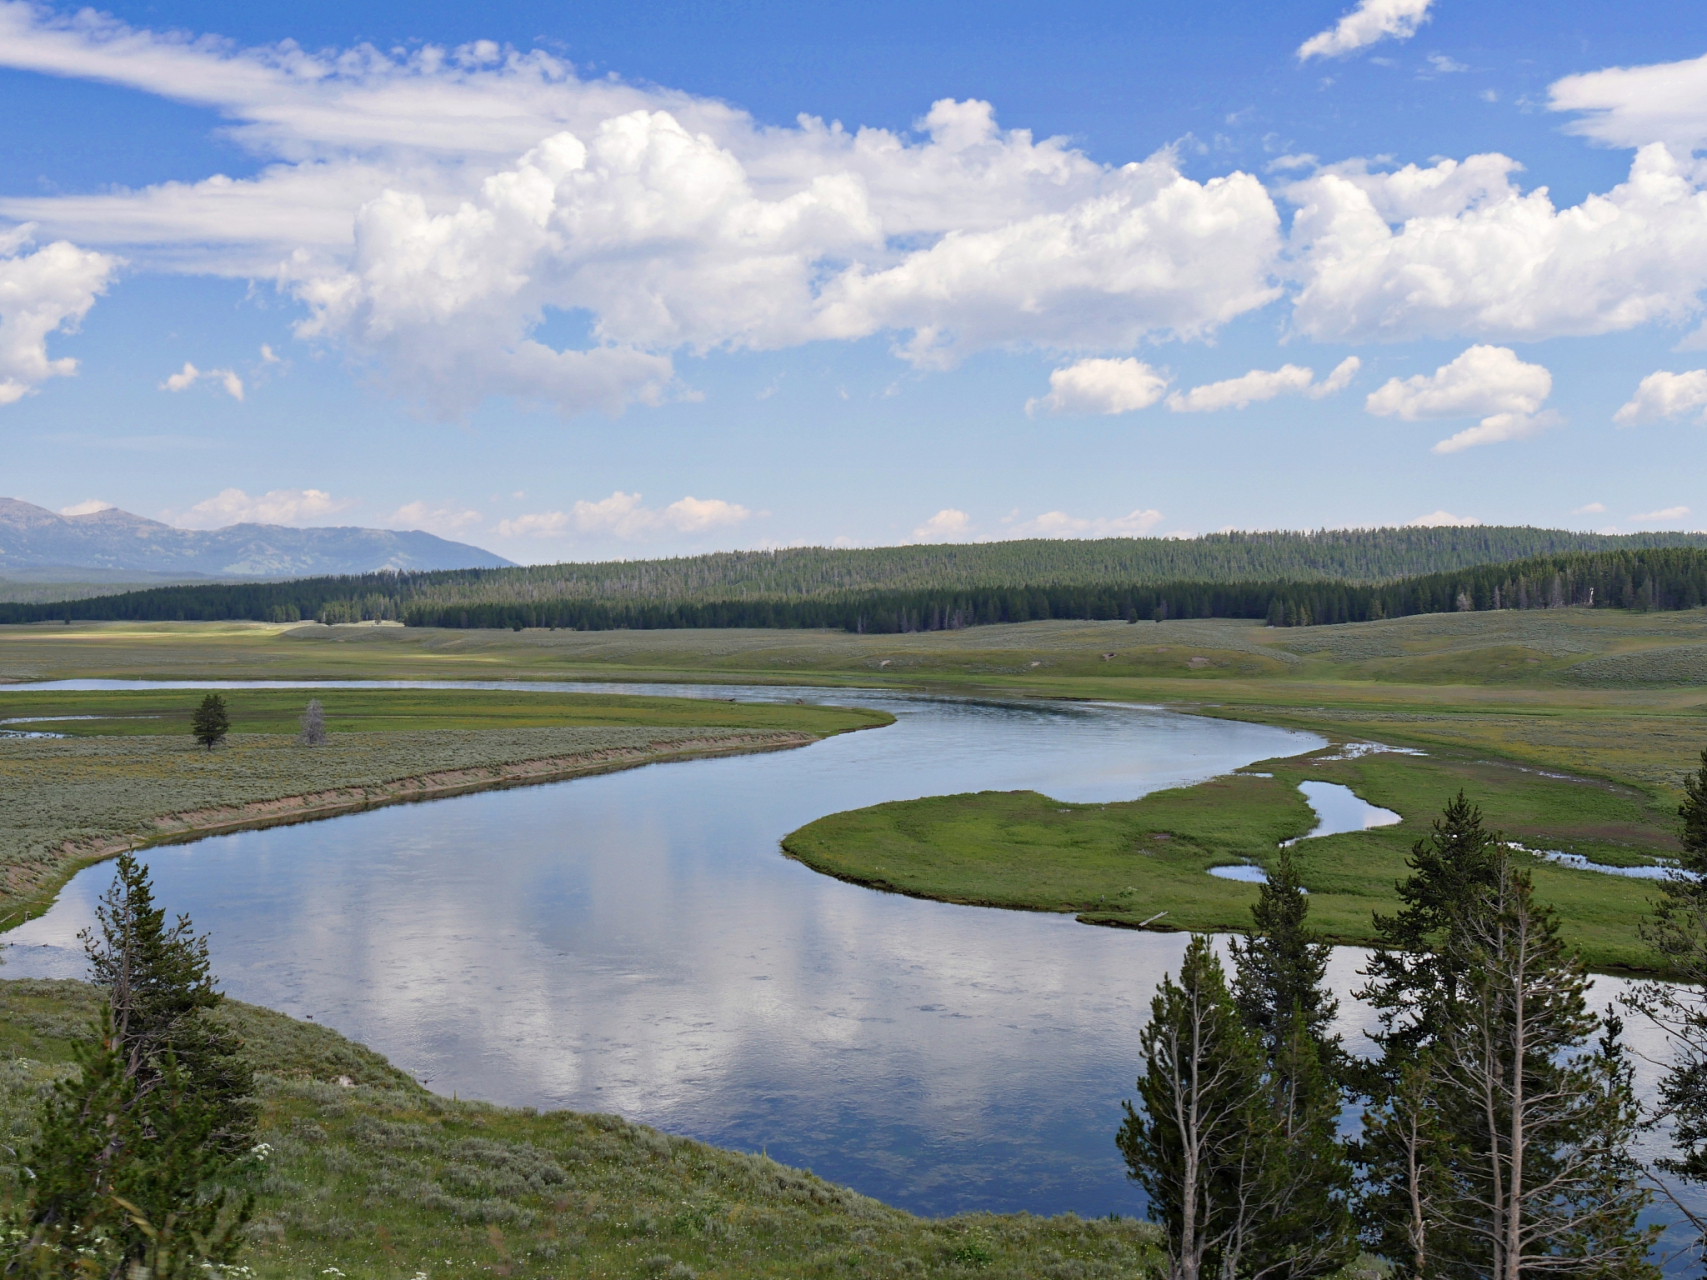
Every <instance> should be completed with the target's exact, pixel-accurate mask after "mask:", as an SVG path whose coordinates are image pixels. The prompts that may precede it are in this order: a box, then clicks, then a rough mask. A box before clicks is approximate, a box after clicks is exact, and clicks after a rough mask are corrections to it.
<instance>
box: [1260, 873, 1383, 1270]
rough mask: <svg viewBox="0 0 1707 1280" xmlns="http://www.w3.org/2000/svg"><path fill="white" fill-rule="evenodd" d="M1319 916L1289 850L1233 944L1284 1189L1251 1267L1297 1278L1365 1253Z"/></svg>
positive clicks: (1335, 1006) (1326, 950)
mask: <svg viewBox="0 0 1707 1280" xmlns="http://www.w3.org/2000/svg"><path fill="white" fill-rule="evenodd" d="M1309 909H1310V903H1309V895H1308V894H1306V893H1305V891H1304V887H1303V885H1302V884H1301V883H1300V882H1299V879H1298V873H1297V868H1296V867H1295V866H1294V864H1293V859H1292V851H1291V850H1290V849H1282V850H1281V851H1280V853H1279V855H1278V857H1277V859H1276V865H1275V866H1274V868H1273V870H1272V871H1271V872H1270V874H1269V877H1268V881H1267V882H1266V883H1265V884H1264V885H1263V886H1262V889H1261V891H1260V892H1259V894H1258V897H1257V901H1256V903H1255V904H1254V905H1253V906H1252V908H1251V916H1252V923H1253V924H1254V926H1255V928H1254V930H1253V932H1252V936H1251V938H1250V939H1249V941H1247V942H1245V943H1244V944H1242V945H1241V944H1239V943H1237V942H1235V943H1233V944H1232V946H1233V959H1234V964H1235V966H1236V971H1237V977H1236V980H1235V983H1234V989H1233V998H1234V1004H1235V1006H1236V1007H1237V1008H1238V1010H1239V1014H1240V1017H1241V1020H1242V1021H1243V1022H1244V1024H1245V1026H1246V1027H1247V1028H1248V1029H1249V1030H1250V1031H1251V1033H1252V1034H1253V1035H1254V1036H1255V1037H1256V1039H1257V1041H1258V1044H1259V1045H1260V1047H1261V1050H1262V1053H1263V1057H1264V1068H1265V1072H1266V1077H1267V1081H1266V1083H1267V1088H1266V1091H1265V1092H1266V1097H1267V1101H1268V1105H1269V1107H1270V1109H1271V1113H1272V1114H1271V1117H1270V1126H1271V1132H1272V1134H1273V1139H1274V1141H1275V1143H1276V1145H1277V1148H1278V1149H1277V1150H1276V1152H1275V1153H1274V1159H1273V1165H1274V1171H1275V1177H1276V1179H1277V1181H1278V1184H1279V1186H1280V1188H1281V1189H1282V1190H1283V1192H1284V1194H1282V1195H1281V1196H1279V1197H1276V1207H1275V1210H1274V1211H1273V1212H1272V1213H1271V1214H1270V1215H1269V1217H1268V1218H1267V1219H1266V1220H1265V1221H1263V1222H1262V1223H1261V1224H1259V1227H1258V1230H1257V1232H1256V1237H1255V1239H1254V1241H1253V1244H1252V1247H1251V1250H1250V1255H1251V1256H1250V1262H1249V1264H1248V1265H1249V1266H1250V1267H1251V1269H1252V1270H1264V1269H1266V1270H1275V1271H1277V1272H1278V1273H1279V1274H1283V1275H1289V1276H1293V1277H1303V1276H1311V1275H1320V1274H1323V1273H1325V1272H1329V1271H1335V1270H1338V1269H1339V1268H1340V1267H1342V1266H1344V1265H1345V1264H1347V1263H1349V1262H1351V1261H1352V1260H1353V1259H1354V1258H1355V1257H1356V1256H1357V1242H1356V1236H1355V1233H1354V1231H1353V1227H1352V1219H1351V1212H1350V1209H1349V1207H1348V1205H1349V1199H1350V1193H1351V1186H1352V1176H1351V1169H1350V1166H1349V1165H1348V1163H1347V1161H1346V1153H1345V1149H1344V1147H1343V1145H1342V1144H1341V1142H1340V1140H1339V1133H1338V1130H1339V1116H1340V1110H1341V1097H1340V1089H1339V1085H1338V1084H1337V1076H1338V1074H1339V1067H1340V1063H1341V1058H1342V1050H1341V1046H1340V1041H1339V1038H1338V1037H1337V1036H1335V1035H1333V1034H1332V1030H1331V1028H1332V1023H1333V1018H1334V1015H1335V1013H1336V1012H1337V1011H1338V1004H1337V1002H1336V1001H1335V1000H1334V999H1333V997H1332V995H1331V994H1330V992H1329V991H1328V988H1327V985H1326V982H1325V975H1326V972H1327V964H1328V957H1329V954H1330V948H1329V947H1328V945H1327V944H1326V943H1324V942H1322V941H1321V940H1320V939H1319V938H1318V937H1316V935H1315V934H1314V933H1312V932H1311V931H1310V929H1309V928H1308V927H1307V925H1306V924H1305V917H1306V916H1307V915H1308V914H1309Z"/></svg>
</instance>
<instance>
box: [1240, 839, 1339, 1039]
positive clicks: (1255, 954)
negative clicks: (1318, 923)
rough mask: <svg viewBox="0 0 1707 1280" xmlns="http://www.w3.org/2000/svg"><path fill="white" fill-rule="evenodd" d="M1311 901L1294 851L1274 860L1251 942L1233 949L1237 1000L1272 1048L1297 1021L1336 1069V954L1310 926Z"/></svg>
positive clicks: (1255, 914)
mask: <svg viewBox="0 0 1707 1280" xmlns="http://www.w3.org/2000/svg"><path fill="white" fill-rule="evenodd" d="M1309 913H1310V896H1309V894H1308V893H1306V892H1305V890H1304V886H1303V883H1302V882H1301V881H1300V880H1299V878H1298V869H1297V866H1296V865H1295V864H1294V862H1293V857H1292V850H1291V849H1290V848H1283V849H1281V850H1280V851H1279V853H1278V854H1277V855H1276V857H1275V863H1274V867H1273V869H1272V870H1271V871H1270V872H1269V875H1268V879H1267V881H1266V882H1265V883H1264V884H1263V886H1262V888H1261V889H1260V890H1258V893H1257V900H1256V902H1255V903H1254V904H1253V905H1252V907H1251V924H1252V930H1251V936H1250V939H1249V941H1247V942H1245V943H1242V944H1241V943H1237V942H1235V943H1234V944H1233V962H1234V965H1235V968H1236V970H1237V974H1238V977H1237V981H1236V982H1235V984H1234V999H1235V1000H1236V1002H1237V1003H1238V1006H1239V1015H1240V1017H1242V1018H1243V1019H1244V1021H1245V1025H1246V1026H1248V1027H1250V1028H1251V1029H1252V1030H1253V1031H1255V1032H1256V1033H1257V1034H1258V1035H1260V1036H1261V1037H1263V1040H1264V1042H1265V1043H1266V1044H1268V1045H1269V1046H1270V1047H1271V1052H1272V1046H1273V1045H1274V1044H1275V1043H1276V1041H1277V1040H1278V1039H1279V1038H1280V1037H1282V1036H1283V1035H1284V1034H1288V1033H1289V1032H1290V1029H1291V1027H1292V1024H1293V1022H1294V1021H1295V1020H1301V1021H1302V1024H1303V1029H1304V1031H1305V1032H1306V1034H1308V1035H1309V1037H1310V1038H1311V1039H1312V1040H1313V1041H1315V1042H1316V1043H1317V1044H1318V1045H1320V1047H1321V1057H1322V1066H1323V1067H1324V1068H1326V1069H1327V1070H1329V1071H1330V1072H1331V1071H1332V1070H1333V1069H1334V1068H1335V1067H1336V1066H1337V1064H1338V1061H1339V1058H1340V1053H1341V1048H1340V1042H1339V1039H1338V1037H1336V1036H1334V1035H1333V1034H1332V1027H1333V1021H1334V1018H1335V1017H1336V1016H1337V1015H1338V1013H1339V1001H1337V1000H1335V999H1334V997H1333V993H1332V992H1331V991H1330V990H1329V988H1328V985H1327V982H1326V975H1327V971H1328V959H1329V957H1330V956H1331V955H1332V954H1333V948H1332V947H1330V946H1329V945H1328V944H1327V943H1325V942H1323V941H1322V940H1321V939H1320V938H1319V937H1317V936H1316V935H1315V933H1313V932H1312V931H1311V930H1310V928H1309V927H1308V926H1307V925H1306V924H1305V918H1306V917H1307V916H1308V915H1309Z"/></svg>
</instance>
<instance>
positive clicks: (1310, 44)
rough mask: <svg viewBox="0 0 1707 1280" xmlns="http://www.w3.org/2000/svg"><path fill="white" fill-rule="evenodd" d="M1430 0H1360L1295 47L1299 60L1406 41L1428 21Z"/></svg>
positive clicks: (1343, 53)
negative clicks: (1355, 6) (1383, 42)
mask: <svg viewBox="0 0 1707 1280" xmlns="http://www.w3.org/2000/svg"><path fill="white" fill-rule="evenodd" d="M1431 2H1432V0H1359V4H1358V6H1357V8H1355V9H1353V10H1352V11H1351V12H1350V13H1348V14H1346V15H1345V16H1344V17H1342V18H1341V19H1340V20H1339V21H1338V22H1337V23H1335V24H1334V25H1333V26H1331V27H1329V28H1328V29H1327V30H1326V31H1319V32H1317V33H1316V34H1315V35H1313V36H1311V37H1310V38H1309V39H1308V40H1306V41H1305V42H1304V43H1303V44H1301V45H1299V46H1298V60H1299V61H1300V62H1308V61H1309V60H1310V59H1311V58H1343V57H1344V56H1345V55H1346V54H1348V53H1355V52H1356V51H1357V50H1359V49H1367V48H1368V47H1369V46H1370V45H1372V44H1377V43H1379V42H1380V41H1382V40H1409V39H1410V38H1411V37H1412V36H1414V35H1415V34H1416V33H1417V28H1418V27H1420V26H1421V25H1422V24H1423V23H1425V22H1427V21H1428V10H1429V5H1430V3H1431Z"/></svg>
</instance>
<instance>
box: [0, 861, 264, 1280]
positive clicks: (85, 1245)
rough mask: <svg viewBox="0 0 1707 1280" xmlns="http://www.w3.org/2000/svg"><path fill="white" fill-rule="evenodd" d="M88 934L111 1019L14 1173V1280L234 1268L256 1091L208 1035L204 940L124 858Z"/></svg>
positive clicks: (160, 1275)
mask: <svg viewBox="0 0 1707 1280" xmlns="http://www.w3.org/2000/svg"><path fill="white" fill-rule="evenodd" d="M96 921H97V927H96V928H95V929H91V930H86V931H85V933H84V934H83V941H84V946H85V950H86V951H87V953H88V956H89V964H90V978H91V980H92V981H94V982H95V983H97V984H98V985H100V986H101V987H102V988H104V990H105V994H106V996H107V1004H106V1007H105V1009H104V1010H103V1015H102V1020H101V1022H100V1023H99V1024H98V1026H97V1027H96V1028H95V1031H96V1035H95V1037H94V1040H93V1041H92V1043H88V1044H83V1045H80V1046H78V1047H77V1049H76V1051H75V1052H76V1063H77V1066H78V1073H77V1074H76V1075H75V1076H74V1077H72V1078H70V1079H68V1080H65V1081H63V1082H61V1083H60V1084H59V1085H58V1086H56V1088H55V1089H54V1091H53V1094H52V1095H51V1096H50V1097H49V1098H48V1100H47V1102H46V1103H45V1104H44V1108H43V1112H42V1117H41V1137H40V1140H39V1141H38V1142H36V1143H35V1144H34V1147H33V1148H32V1149H31V1150H30V1151H29V1152H28V1153H26V1155H25V1157H24V1159H23V1162H22V1164H23V1167H22V1169H21V1170H20V1172H21V1173H22V1175H23V1176H22V1178H21V1179H20V1182H21V1185H23V1186H24V1187H25V1188H26V1195H25V1199H24V1201H23V1203H22V1204H20V1205H17V1206H14V1210H13V1221H12V1227H13V1228H14V1230H13V1232H12V1234H11V1236H10V1243H9V1245H8V1248H9V1250H10V1252H11V1258H10V1264H9V1269H10V1271H11V1273H13V1274H22V1275H34V1276H65V1277H71V1276H110V1277H113V1278H114V1280H119V1278H120V1277H128V1276H130V1275H131V1274H132V1272H133V1269H134V1268H136V1267H142V1268H146V1269H147V1270H146V1274H149V1275H151V1276H153V1277H156V1280H165V1278H167V1277H179V1276H189V1275H201V1274H204V1266H203V1264H204V1263H213V1264H220V1263H225V1262H229V1261H230V1260H231V1258H232V1257H233V1256H235V1253H236V1250H237V1248H238V1244H239V1239H238V1236H237V1232H238V1229H239V1228H240V1227H241V1226H242V1225H243V1223H244V1221H245V1220H246V1219H247V1217H248V1212H249V1206H250V1204H251V1198H250V1197H249V1196H248V1195H247V1194H245V1193H244V1192H243V1191H242V1190H241V1189H240V1188H239V1187H238V1186H236V1185H235V1182H236V1181H239V1180H240V1175H241V1174H242V1172H243V1171H244V1169H245V1167H246V1166H247V1165H249V1164H250V1163H251V1160H252V1157H251V1144H252V1143H253V1133H254V1124H255V1103H254V1101H253V1099H252V1097H251V1094H252V1092H253V1080H252V1076H251V1073H250V1070H249V1068H248V1066H247V1065H246V1063H245V1062H244V1061H243V1059H242V1058H241V1057H240V1056H239V1049H240V1045H239V1044H238V1043H237V1041H236V1040H235V1039H234V1038H233V1037H232V1036H231V1035H230V1034H229V1033H228V1032H225V1031H224V1030H222V1029H221V1028H219V1027H218V1026H216V1025H215V1024H213V1023H211V1022H210V1021H208V1019H207V1018H206V1016H205V1015H206V1012H207V1011H208V1010H209V1009H211V1008H213V1007H214V1006H215V1005H217V1004H218V1003H219V1001H220V1000H221V999H222V998H223V997H222V996H221V995H220V993H219V991H218V990H217V988H216V987H215V985H214V982H213V979H212V977H211V975H210V974H209V972H208V955H207V939H206V938H205V937H197V936H196V935H195V933H194V931H193V930H192V929H191V927H190V922H189V920H188V919H187V918H185V917H179V919H178V920H177V922H176V923H175V924H172V925H168V924H167V922H166V915H165V912H164V911H162V910H161V909H160V908H158V907H156V906H155V905H154V901H153V890H152V886H151V885H150V883H149V879H148V872H147V868H146V867H144V866H142V865H141V864H139V863H138V862H137V861H136V860H135V858H134V857H132V856H131V855H130V854H125V855H123V856H121V857H120V859H119V862H118V867H117V871H116V874H115V876H114V878H113V883H112V885H111V887H110V888H109V889H108V891H107V893H106V894H105V895H104V897H103V898H102V901H101V904H100V906H99V907H98V909H97V911H96Z"/></svg>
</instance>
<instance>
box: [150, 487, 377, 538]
mask: <svg viewBox="0 0 1707 1280" xmlns="http://www.w3.org/2000/svg"><path fill="white" fill-rule="evenodd" d="M355 505H356V499H354V498H334V497H333V496H332V495H331V494H329V493H327V492H326V491H325V490H324V489H270V490H268V491H267V492H266V493H263V494H258V495H256V496H254V497H251V496H250V495H249V494H247V493H245V492H244V491H243V490H241V489H222V490H220V492H219V493H217V494H215V495H214V496H213V497H211V498H206V499H204V500H202V501H201V502H198V503H196V504H195V506H193V507H190V508H189V509H188V510H187V511H180V512H172V511H168V512H166V513H165V519H166V521H167V522H168V523H170V524H175V525H177V526H178V527H179V528H180V529H222V528H224V527H225V526H226V525H231V524H286V525H297V526H308V525H315V524H321V523H323V522H324V521H325V518H326V517H327V516H331V515H336V514H337V513H338V512H340V511H347V510H348V509H349V508H351V507H353V506H355Z"/></svg>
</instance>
